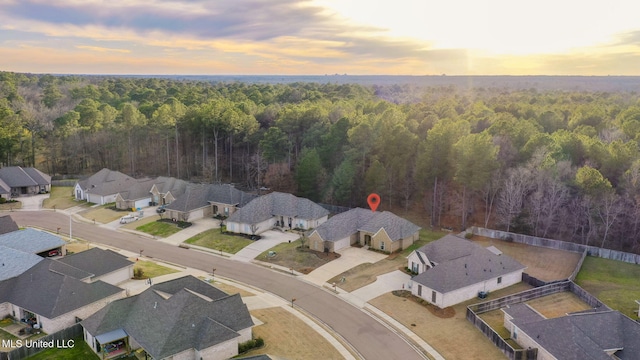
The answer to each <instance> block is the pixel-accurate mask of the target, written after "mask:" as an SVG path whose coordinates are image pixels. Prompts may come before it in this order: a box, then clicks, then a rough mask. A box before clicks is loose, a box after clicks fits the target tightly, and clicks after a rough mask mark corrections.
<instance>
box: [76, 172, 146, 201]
mask: <svg viewBox="0 0 640 360" xmlns="http://www.w3.org/2000/svg"><path fill="white" fill-rule="evenodd" d="M135 181H136V180H135V179H134V178H132V177H130V176H127V175H125V174H123V173H121V172H119V171H114V170H109V169H107V168H104V169H102V170H100V171H98V172H97V173H95V174H93V175H91V176H90V177H88V178H87V179H84V180H80V181H78V185H79V186H80V187H81V188H82V189H83V190H86V191H87V192H89V193H92V194H96V195H111V194H117V193H119V192H120V191H124V190H126V189H127V188H129V187H130V186H131V185H132V184H134V182H135Z"/></svg>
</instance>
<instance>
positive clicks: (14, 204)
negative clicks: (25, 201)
mask: <svg viewBox="0 0 640 360" xmlns="http://www.w3.org/2000/svg"><path fill="white" fill-rule="evenodd" d="M16 209H22V203H21V202H20V201H17V202H11V203H9V202H8V203H4V204H0V210H8V211H9V210H16Z"/></svg>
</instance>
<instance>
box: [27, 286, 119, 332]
mask: <svg viewBox="0 0 640 360" xmlns="http://www.w3.org/2000/svg"><path fill="white" fill-rule="evenodd" d="M124 297H125V291H124V290H122V291H121V292H119V293H117V294H115V295H112V296H110V297H108V298H105V299H102V300H98V301H96V302H94V303H92V304H89V305H87V306H84V307H81V308H80V309H76V310H74V311H71V312H68V313H66V314H64V315H61V316H58V317H56V318H53V319H48V318H45V317H44V316H39V315H38V321H39V322H40V324H41V327H42V330H43V331H45V332H46V333H48V334H51V333H54V332H56V331H60V330H62V329H64V328H67V327H69V326H71V325H73V324H75V323H76V317H78V318H80V319H86V318H88V317H89V316H91V315H93V314H95V313H96V312H97V311H98V310H100V309H102V308H103V307H105V306H106V305H107V304H108V303H110V302H112V301H114V300H118V299H122V298H124ZM27 310H28V309H27ZM16 315H17V313H16Z"/></svg>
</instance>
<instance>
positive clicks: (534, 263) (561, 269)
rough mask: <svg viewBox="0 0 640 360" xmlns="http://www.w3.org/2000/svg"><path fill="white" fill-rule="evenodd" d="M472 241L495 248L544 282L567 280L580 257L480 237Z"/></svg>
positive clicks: (571, 253) (569, 253) (475, 237)
mask: <svg viewBox="0 0 640 360" xmlns="http://www.w3.org/2000/svg"><path fill="white" fill-rule="evenodd" d="M472 240H473V241H475V242H476V243H478V244H480V245H482V246H484V247H487V246H491V245H493V246H495V247H497V248H498V249H500V251H502V252H503V253H505V254H506V255H509V256H511V257H512V258H514V259H516V260H518V261H519V262H520V263H521V264H523V265H525V266H527V269H525V271H524V272H526V273H527V274H529V275H531V276H534V277H536V278H538V279H540V280H544V281H551V280H561V279H566V278H568V277H569V276H570V275H571V273H572V272H573V270H574V269H575V268H576V266H577V265H578V261H580V257H581V256H582V255H581V254H578V253H574V252H569V251H562V250H555V249H547V248H543V247H537V246H530V245H525V244H519V243H514V242H507V241H503V240H496V239H490V238H486V237H482V236H474V237H473V239H472Z"/></svg>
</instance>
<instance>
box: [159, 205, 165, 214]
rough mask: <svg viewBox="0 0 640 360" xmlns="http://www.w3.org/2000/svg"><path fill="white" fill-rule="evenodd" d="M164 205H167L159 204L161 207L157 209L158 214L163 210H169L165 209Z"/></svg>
mask: <svg viewBox="0 0 640 360" xmlns="http://www.w3.org/2000/svg"><path fill="white" fill-rule="evenodd" d="M164 207H165V205H161V206H159V207H158V208H157V209H156V212H157V213H158V214H162V213H163V212H165V211H167V209H165V208H164Z"/></svg>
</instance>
